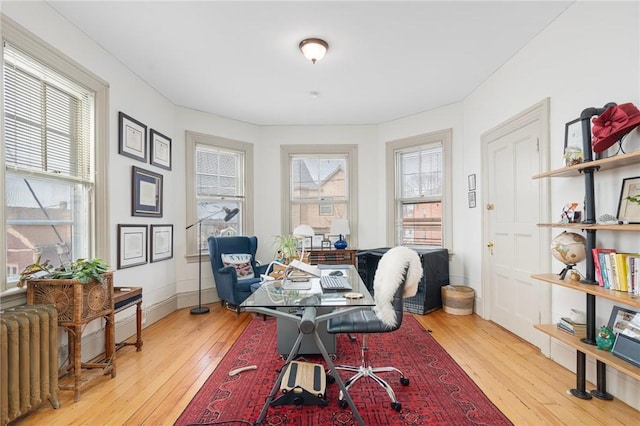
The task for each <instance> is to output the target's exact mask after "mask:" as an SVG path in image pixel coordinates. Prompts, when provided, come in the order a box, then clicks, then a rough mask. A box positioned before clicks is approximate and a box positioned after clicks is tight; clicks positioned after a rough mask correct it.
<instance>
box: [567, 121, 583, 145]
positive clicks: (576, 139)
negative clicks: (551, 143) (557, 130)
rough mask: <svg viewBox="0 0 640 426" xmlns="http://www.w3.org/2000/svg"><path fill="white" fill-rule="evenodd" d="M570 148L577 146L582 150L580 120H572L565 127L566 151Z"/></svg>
mask: <svg viewBox="0 0 640 426" xmlns="http://www.w3.org/2000/svg"><path fill="white" fill-rule="evenodd" d="M568 146H577V147H578V148H580V149H582V120H581V119H580V118H576V119H575V120H571V121H569V122H568V123H566V124H565V125H564V149H565V150H566V149H567V147H568ZM563 154H564V151H563Z"/></svg>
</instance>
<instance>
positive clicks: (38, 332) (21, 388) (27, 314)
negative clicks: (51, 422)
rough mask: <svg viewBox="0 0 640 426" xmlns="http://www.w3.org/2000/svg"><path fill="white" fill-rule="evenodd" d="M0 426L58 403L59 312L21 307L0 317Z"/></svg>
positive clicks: (32, 306)
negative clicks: (46, 402) (43, 405)
mask: <svg viewBox="0 0 640 426" xmlns="http://www.w3.org/2000/svg"><path fill="white" fill-rule="evenodd" d="M0 331H1V333H0V369H1V371H0V398H1V399H0V407H1V408H0V425H6V424H7V423H8V422H10V421H12V420H15V419H16V418H18V417H20V416H22V415H24V414H26V413H27V412H29V411H31V410H33V409H35V408H37V407H38V405H40V404H41V403H42V402H43V401H45V399H48V400H49V402H50V403H51V406H52V407H53V408H58V407H60V401H59V400H58V311H57V310H56V307H55V305H24V306H19V307H17V308H12V309H7V310H5V311H3V312H2V313H0Z"/></svg>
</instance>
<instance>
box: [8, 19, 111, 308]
mask: <svg viewBox="0 0 640 426" xmlns="http://www.w3.org/2000/svg"><path fill="white" fill-rule="evenodd" d="M0 20H1V25H0V28H1V31H2V43H0V56H1V57H2V58H4V41H7V42H8V43H10V44H11V45H13V46H15V47H16V48H18V49H20V50H21V51H23V52H25V53H26V54H28V55H30V56H31V57H33V58H34V59H36V60H38V61H40V62H41V63H43V64H44V65H46V66H48V67H50V68H51V69H53V70H56V71H57V72H59V73H60V74H63V75H65V76H67V77H68V78H69V79H71V80H73V81H74V82H76V83H77V84H78V85H80V86H83V87H85V88H86V89H88V90H89V91H92V92H93V93H94V101H95V104H94V108H95V109H94V119H95V126H94V135H93V136H94V143H95V146H94V150H95V151H94V153H95V160H94V162H95V163H94V170H95V180H94V185H95V186H94V194H93V203H92V209H93V210H92V212H91V222H92V223H91V232H92V236H93V237H92V238H91V246H90V250H89V252H90V256H91V257H100V258H102V259H105V260H108V259H110V234H109V228H110V226H109V215H108V212H109V204H108V188H107V185H106V183H107V182H108V161H109V132H108V129H109V85H108V83H107V82H106V81H104V80H102V79H101V78H100V77H98V76H96V75H95V74H93V73H92V72H91V71H89V70H88V69H86V68H85V67H83V66H82V65H80V64H79V63H77V62H75V61H74V60H72V59H71V58H69V57H68V56H66V55H65V54H63V53H62V52H60V51H59V50H58V49H56V48H54V47H53V46H51V45H49V44H47V43H46V42H45V41H43V40H42V39H40V38H38V37H36V36H35V35H33V34H31V33H30V32H29V31H27V30H26V29H25V28H23V27H21V26H20V25H18V24H17V23H15V22H14V21H13V20H11V19H10V18H8V17H7V16H5V15H2V14H0ZM1 68H2V67H0V80H2V79H3V78H4V76H3V75H2V72H3V71H2V69H1ZM3 91H4V89H3V88H0V105H4V93H3ZM4 124H5V123H4V112H3V113H2V114H0V127H1V128H0V131H1V132H2V134H4ZM5 160H6V159H5V155H4V149H0V163H2V165H3V167H2V171H1V172H0V187H1V188H3V189H2V191H0V201H2V205H3V206H6V203H5V190H4V188H5V185H4V182H5ZM0 224H1V225H2V227H3V232H6V226H7V223H6V214H5V210H4V208H2V209H0ZM0 252H1V255H0V270H2V271H6V270H7V265H6V252H7V245H6V239H5V238H4V237H3V238H1V239H0ZM24 291H25V290H24V289H20V288H17V287H12V286H10V285H9V284H8V283H6V282H5V280H4V279H3V280H2V284H1V287H0V292H2V296H3V305H4V306H7V307H8V306H13V305H15V304H19V303H23V302H22V300H23V298H24ZM14 296H15V297H14Z"/></svg>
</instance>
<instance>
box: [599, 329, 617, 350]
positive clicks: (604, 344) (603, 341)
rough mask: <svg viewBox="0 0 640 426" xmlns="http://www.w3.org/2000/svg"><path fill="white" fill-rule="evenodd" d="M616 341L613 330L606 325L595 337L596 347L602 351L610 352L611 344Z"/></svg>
mask: <svg viewBox="0 0 640 426" xmlns="http://www.w3.org/2000/svg"><path fill="white" fill-rule="evenodd" d="M615 341H616V335H615V334H614V333H613V330H612V329H611V328H609V327H607V326H606V325H603V326H602V327H600V332H599V333H598V335H597V336H596V345H597V346H596V347H597V348H598V349H601V350H603V351H607V352H609V351H611V348H612V347H613V343H614V342H615Z"/></svg>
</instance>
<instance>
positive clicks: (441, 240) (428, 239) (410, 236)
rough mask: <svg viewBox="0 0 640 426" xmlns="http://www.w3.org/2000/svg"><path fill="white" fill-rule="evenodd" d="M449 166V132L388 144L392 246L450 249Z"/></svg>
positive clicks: (389, 209)
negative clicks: (390, 179) (390, 180)
mask: <svg viewBox="0 0 640 426" xmlns="http://www.w3.org/2000/svg"><path fill="white" fill-rule="evenodd" d="M450 164H451V131H450V130H447V131H443V132H436V133H430V134H427V135H421V136H416V137H413V138H408V139H402V140H399V141H393V142H388V143H387V168H388V171H389V173H388V175H389V176H391V177H392V179H393V181H392V182H389V184H388V187H389V188H390V190H389V194H388V195H389V196H388V200H389V207H388V211H389V215H388V217H389V226H388V232H387V234H388V239H389V240H390V241H391V242H392V243H393V245H400V244H402V245H407V246H413V247H447V248H449V249H451V247H448V246H449V245H450V243H451V226H450V223H451V221H450V220H449V217H450V212H451V207H450V200H451V196H450V188H451V177H450V175H451V165H450Z"/></svg>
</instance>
